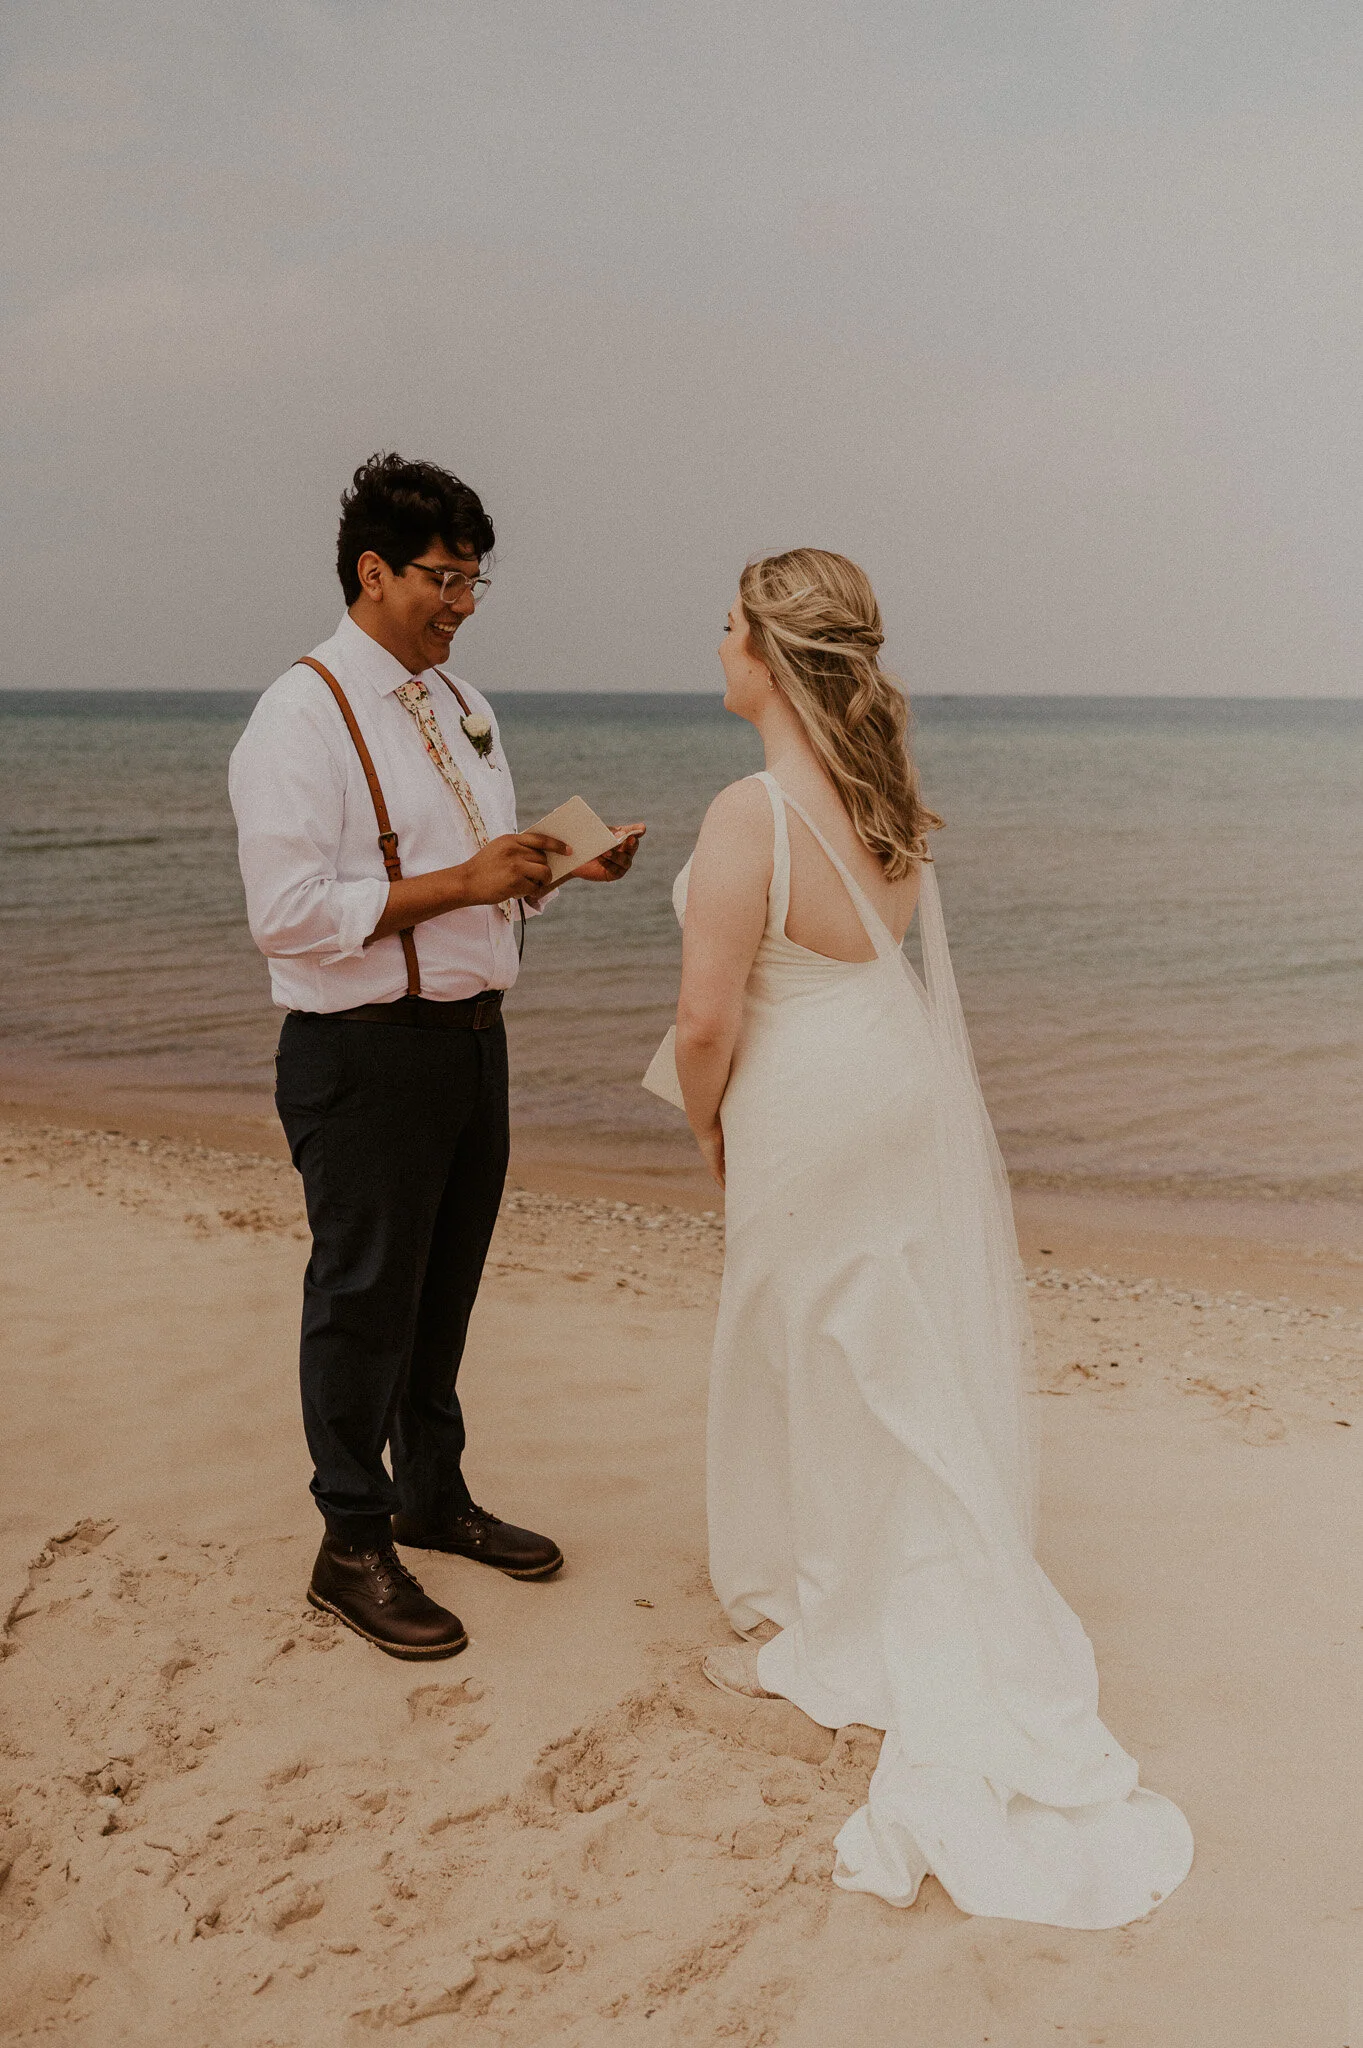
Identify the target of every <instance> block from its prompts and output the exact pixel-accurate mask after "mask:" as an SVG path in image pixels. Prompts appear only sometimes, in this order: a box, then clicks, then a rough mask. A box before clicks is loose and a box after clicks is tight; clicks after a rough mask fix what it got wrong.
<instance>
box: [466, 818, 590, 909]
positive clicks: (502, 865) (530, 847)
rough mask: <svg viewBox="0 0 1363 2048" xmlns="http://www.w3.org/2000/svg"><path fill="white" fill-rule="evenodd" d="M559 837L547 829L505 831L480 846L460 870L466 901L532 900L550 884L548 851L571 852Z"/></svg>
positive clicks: (501, 901)
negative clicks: (537, 830) (524, 898)
mask: <svg viewBox="0 0 1363 2048" xmlns="http://www.w3.org/2000/svg"><path fill="white" fill-rule="evenodd" d="M572 850H573V849H572V848H571V846H567V845H565V844H564V842H563V840H561V839H551V838H550V837H549V835H548V833H546V832H504V833H503V834H502V836H501V837H500V838H499V839H489V841H488V843H487V845H486V846H481V847H479V849H478V851H477V853H475V854H474V856H473V859H472V860H466V861H465V862H464V863H463V865H462V867H461V868H460V869H459V873H460V875H461V877H462V880H463V891H462V893H463V899H464V901H465V902H466V903H505V902H506V901H507V900H508V898H510V897H516V896H525V897H528V898H529V900H530V901H531V902H534V901H535V899H536V898H537V897H538V896H542V895H543V894H544V892H545V890H546V889H547V888H548V887H549V881H550V876H549V863H548V861H547V860H546V859H545V857H544V856H545V855H546V854H547V853H571V852H572Z"/></svg>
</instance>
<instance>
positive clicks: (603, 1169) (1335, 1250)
mask: <svg viewBox="0 0 1363 2048" xmlns="http://www.w3.org/2000/svg"><path fill="white" fill-rule="evenodd" d="M0 1124H4V1125H9V1126H13V1127H17V1128H21V1129H30V1130H32V1129H48V1130H52V1131H61V1132H67V1133H91V1132H103V1133H106V1134H109V1135H111V1136H125V1137H127V1138H131V1139H134V1140H141V1141H146V1142H148V1143H150V1144H152V1145H156V1146H159V1145H160V1144H162V1143H168V1144H171V1145H176V1146H179V1145H189V1146H196V1147H202V1148H204V1149H205V1150H206V1151H208V1152H212V1153H219V1154H224V1155H230V1156H232V1157H234V1158H237V1159H242V1160H259V1161H262V1162H270V1163H271V1164H273V1165H276V1166H284V1167H287V1163H288V1149H287V1146H286V1145H285V1142H284V1136H283V1132H282V1131H281V1130H280V1127H279V1124H278V1121H277V1119H276V1117H275V1114H274V1108H273V1105H272V1103H271V1102H270V1099H269V1097H268V1096H266V1095H264V1094H263V1093H257V1092H255V1091H247V1090H240V1091H227V1090H214V1091H209V1090H205V1089H201V1088H199V1089H195V1088H168V1087H165V1086H164V1085H160V1086H155V1087H134V1086H129V1085H122V1086H120V1085H117V1084H115V1085H107V1084H103V1085H101V1084H100V1083H98V1082H96V1081H94V1080H93V1079H92V1078H91V1077H90V1076H89V1074H88V1072H84V1071H83V1072H81V1073H79V1074H70V1075H65V1074H58V1073H54V1072H53V1070H52V1069H51V1068H49V1069H48V1070H47V1071H46V1072H45V1073H41V1074H33V1075H24V1074H21V1073H16V1072H14V1071H13V1070H10V1071H5V1070H4V1069H3V1068H0ZM1040 1180H1042V1177H1040V1176H1030V1175H1028V1174H1027V1173H1025V1172H1024V1173H1022V1174H1020V1175H1018V1176H1017V1177H1016V1179H1015V1180H1014V1183H1013V1210H1014V1216H1015V1219H1016V1223H1017V1232H1018V1246H1019V1250H1020V1252H1021V1254H1022V1258H1023V1262H1024V1264H1025V1265H1027V1266H1029V1267H1034V1266H1036V1267H1040V1266H1044V1265H1046V1264H1049V1263H1051V1262H1052V1261H1053V1262H1054V1264H1055V1265H1056V1266H1057V1267H1065V1268H1070V1267H1093V1268H1096V1269H1099V1270H1102V1271H1121V1272H1124V1273H1127V1274H1133V1273H1137V1272H1139V1273H1141V1274H1142V1275H1145V1276H1147V1277H1150V1278H1154V1279H1158V1280H1163V1281H1168V1282H1170V1283H1171V1284H1174V1285H1183V1286H1210V1287H1212V1288H1221V1287H1222V1286H1241V1285H1245V1284H1246V1281H1247V1278H1248V1279H1252V1281H1253V1282H1254V1285H1253V1287H1252V1290H1251V1291H1253V1292H1254V1293H1255V1294H1263V1295H1266V1296H1268V1297H1269V1298H1274V1297H1276V1296H1278V1295H1280V1294H1281V1295H1286V1296H1288V1297H1289V1298H1292V1299H1302V1300H1306V1299H1308V1298H1309V1299H1311V1300H1313V1301H1315V1300H1318V1301H1320V1302H1321V1303H1323V1304H1324V1305H1326V1306H1332V1305H1334V1304H1336V1303H1338V1304H1340V1305H1342V1306H1346V1307H1348V1306H1357V1305H1363V1209H1360V1208H1356V1207H1354V1206H1352V1205H1350V1204H1347V1203H1343V1202H1312V1201H1300V1200H1293V1199H1281V1200H1270V1199H1267V1198H1264V1197H1258V1196H1255V1195H1252V1194H1240V1193H1237V1194H1235V1195H1225V1194H1218V1193H1215V1192H1207V1193H1201V1192H1194V1191H1189V1192H1170V1191H1169V1190H1168V1189H1167V1188H1166V1187H1157V1188H1152V1189H1151V1190H1150V1191H1148V1192H1143V1191H1139V1190H1133V1189H1132V1188H1131V1186H1130V1184H1129V1183H1127V1184H1119V1185H1117V1186H1110V1185H1104V1184H1102V1183H1101V1182H1093V1183H1088V1184H1085V1183H1074V1184H1071V1185H1070V1186H1061V1187H1057V1186H1055V1185H1054V1184H1053V1183H1052V1184H1044V1182H1043V1184H1036V1183H1037V1182H1038V1181H1040ZM508 1187H509V1188H516V1189H524V1190H527V1191H528V1192H530V1193H533V1194H542V1195H550V1196H561V1197H564V1198H565V1199H568V1200H571V1201H580V1202H595V1201H623V1202H626V1203H628V1204H631V1205H643V1206H645V1207H656V1208H660V1209H672V1210H679V1211H685V1212H689V1213H690V1214H691V1215H693V1216H701V1215H705V1214H707V1213H717V1214H718V1215H720V1216H722V1215H723V1210H724V1197H723V1192H722V1190H720V1189H719V1188H717V1187H716V1186H715V1184H714V1182H713V1181H712V1180H711V1179H710V1177H709V1175H708V1174H707V1173H706V1171H705V1169H704V1167H703V1166H702V1165H701V1163H700V1161H699V1159H698V1157H697V1156H696V1154H695V1152H694V1150H693V1148H692V1146H691V1143H690V1139H689V1136H688V1134H687V1133H686V1132H685V1131H683V1130H678V1131H677V1132H676V1134H675V1135H673V1134H671V1133H668V1132H659V1133H652V1132H626V1133H619V1134H606V1133H600V1132H595V1131H591V1130H578V1129H572V1128H567V1127H551V1128H543V1127H541V1128H535V1127H527V1126H525V1125H519V1126H518V1125H516V1124H515V1123H513V1126H512V1139H511V1168H510V1173H509V1176H508Z"/></svg>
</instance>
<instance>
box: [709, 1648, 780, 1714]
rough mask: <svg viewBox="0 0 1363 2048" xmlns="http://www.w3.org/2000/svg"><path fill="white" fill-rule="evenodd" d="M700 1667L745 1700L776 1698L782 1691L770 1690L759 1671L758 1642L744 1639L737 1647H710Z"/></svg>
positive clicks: (717, 1683) (725, 1689)
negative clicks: (760, 1676) (745, 1641)
mask: <svg viewBox="0 0 1363 2048" xmlns="http://www.w3.org/2000/svg"><path fill="white" fill-rule="evenodd" d="M700 1668H701V1670H702V1672H703V1673H704V1674H705V1676H706V1677H707V1678H708V1679H709V1681H710V1683H711V1685H715V1686H718V1687H719V1690H720V1691H721V1692H731V1693H733V1694H734V1696H735V1697H736V1698H737V1699H741V1700H775V1699H779V1698H780V1697H781V1695H780V1694H779V1693H775V1692H768V1691H767V1689H766V1687H765V1686H764V1685H763V1683H762V1681H761V1679H760V1678H759V1677H758V1675H757V1645H756V1644H754V1643H742V1644H738V1645H736V1646H735V1647H734V1648H733V1649H723V1650H707V1651H706V1653H705V1655H704V1656H703V1657H702V1658H701V1664H700Z"/></svg>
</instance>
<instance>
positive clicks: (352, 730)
mask: <svg viewBox="0 0 1363 2048" xmlns="http://www.w3.org/2000/svg"><path fill="white" fill-rule="evenodd" d="M294 666H295V667H297V668H310V669H315V670H316V672H317V674H318V675H319V676H320V677H321V678H322V681H323V682H324V683H325V684H326V686H327V688H328V689H329V690H330V692H331V694H332V696H333V697H334V698H335V699H336V703H337V705H338V707H339V709H340V713H341V716H342V718H343V719H344V720H345V722H346V730H347V731H348V732H349V734H350V737H351V739H352V740H354V742H355V752H356V753H357V754H358V755H359V757H360V766H361V768H363V770H364V779H365V781H366V782H367V783H368V784H369V794H370V796H371V797H372V798H373V799H374V816H375V818H376V819H377V821H378V827H379V852H380V853H381V854H382V855H383V870H384V873H385V874H386V875H387V877H388V879H389V881H390V882H398V881H401V879H402V862H401V861H400V860H399V858H398V835H397V833H396V832H395V831H394V830H393V826H392V822H391V820H390V819H389V816H388V806H387V804H386V803H385V802H384V800H383V791H382V789H381V788H380V787H379V778H378V775H377V773H376V772H375V768H374V761H373V757H372V755H371V754H370V752H369V749H368V747H367V746H366V745H365V743H364V734H363V733H362V732H361V731H360V728H359V726H358V725H357V723H356V721H355V714H354V712H353V711H352V710H351V708H350V703H349V700H348V699H347V697H346V693H345V691H344V690H343V689H342V688H341V686H340V684H339V683H338V682H337V680H336V678H335V676H334V675H333V674H332V673H331V670H330V669H326V668H323V666H322V664H321V662H320V661H314V660H313V658H312V656H311V655H310V654H302V655H300V656H299V658H298V660H297V662H296V663H295V664H294ZM444 680H447V679H446V678H443V677H442V681H444ZM450 688H451V689H453V688H454V685H453V684H452V683H451V684H450ZM458 694H459V693H458V691H457V690H456V691H455V695H456V696H458ZM398 937H399V938H400V939H401V941H402V957H403V959H404V960H405V961H406V962H407V993H408V995H409V996H419V995H420V994H421V968H420V966H419V965H418V963H417V957H416V936H415V933H414V932H413V929H412V927H411V926H410V925H408V926H407V928H406V930H405V931H400V932H399V933H398Z"/></svg>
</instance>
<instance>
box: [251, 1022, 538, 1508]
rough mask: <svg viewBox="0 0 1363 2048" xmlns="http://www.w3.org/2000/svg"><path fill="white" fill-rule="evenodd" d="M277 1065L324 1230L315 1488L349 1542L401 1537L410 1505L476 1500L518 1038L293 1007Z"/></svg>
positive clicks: (320, 1233)
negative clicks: (465, 1463)
mask: <svg viewBox="0 0 1363 2048" xmlns="http://www.w3.org/2000/svg"><path fill="white" fill-rule="evenodd" d="M275 1068H276V1087H275V1104H276V1107H277V1108H278V1111H279V1117H280V1122H281V1123H282V1124H283V1126H284V1132H285V1135H286V1137H287V1138H288V1141H289V1150H290V1152H291V1153H292V1155H293V1163H294V1165H295V1166H296V1167H297V1168H298V1171H299V1173H300V1174H301V1175H302V1177H303V1191H304V1195H305V1197H306V1200H307V1208H308V1222H309V1224H310V1225H311V1228H312V1256H311V1258H310V1259H309V1261H308V1268H307V1272H306V1274H305V1276H304V1280H303V1331H302V1343H301V1347H300V1377H301V1382H302V1394H303V1423H304V1427H305V1429H306V1431H307V1439H308V1449H309V1450H310V1452H311V1453H312V1460H313V1466H314V1474H313V1481H312V1491H313V1496H314V1498H315V1499H316V1502H317V1505H318V1507H319V1508H320V1509H321V1510H322V1513H323V1515H324V1516H325V1517H326V1521H327V1526H328V1529H329V1530H331V1532H332V1533H333V1534H335V1535H337V1536H339V1537H341V1538H342V1539H343V1540H344V1541H347V1542H355V1543H359V1542H363V1541H372V1540H374V1539H375V1538H376V1537H378V1538H382V1539H383V1540H384V1541H387V1540H388V1517H389V1516H390V1515H391V1514H393V1513H395V1512H396V1511H397V1510H399V1509H401V1510H402V1511H403V1512H404V1513H407V1514H412V1515H416V1516H419V1517H420V1518H421V1520H422V1521H438V1520H440V1519H441V1518H442V1517H443V1516H444V1515H447V1514H450V1513H453V1514H458V1513H460V1512H462V1511H463V1510H465V1509H467V1508H468V1507H469V1505H470V1498H469V1491H468V1488H467V1486H466V1485H465V1484H464V1479H463V1474H462V1472H461V1470H460V1461H461V1459H462V1457H463V1452H464V1418H463V1415H462V1413H461V1411H460V1407H459V1396H458V1393H457V1392H456V1390H455V1381H456V1379H457V1377H458V1373H459V1361H460V1359H461V1358H462V1356H463V1351H464V1340H465V1337H466V1335H467V1332H468V1324H469V1315H470V1312H471V1311H472V1308H473V1303H474V1299H475V1297H476V1295H477V1293H478V1283H479V1281H480V1279H481V1278H482V1272H483V1262H484V1260H485V1259H486V1257H487V1248H488V1244H489V1242H490V1240H491V1237H492V1230H493V1225H494V1224H495V1222H496V1220H497V1210H498V1206H499V1204H500V1202H501V1196H502V1187H503V1183H504V1182H505V1179H506V1167H507V1154H508V1148H509V1136H508V1125H507V1064H506V1031H505V1027H504V1026H503V1024H502V1022H501V1020H500V1018H499V1019H498V1020H497V1022H496V1023H494V1024H492V1025H491V1026H490V1027H489V1028H487V1029H486V1030H482V1031H475V1030H474V1029H473V1028H472V1026H471V1025H470V1026H467V1027H464V1026H455V1027H453V1028H449V1027H446V1028H439V1029H431V1030H422V1029H419V1028H416V1027H413V1026H410V1025H404V1024H386V1023H379V1022H369V1021H367V1020H359V1019H341V1018H333V1017H325V1016H313V1015H308V1014H302V1013H298V1012H290V1014H289V1015H288V1016H287V1017H286V1018H285V1020H284V1028H283V1030H282V1032H281V1034H280V1040H279V1054H278V1057H277V1059H276V1062H275ZM385 1448H387V1450H388V1452H389V1455H390V1458H391V1462H392V1476H391V1478H390V1476H389V1473H388V1470H387V1468H386V1467H385V1464H384V1451H385Z"/></svg>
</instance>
